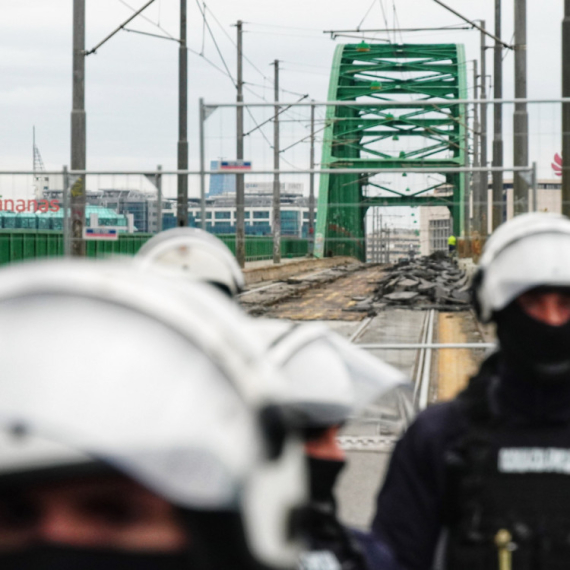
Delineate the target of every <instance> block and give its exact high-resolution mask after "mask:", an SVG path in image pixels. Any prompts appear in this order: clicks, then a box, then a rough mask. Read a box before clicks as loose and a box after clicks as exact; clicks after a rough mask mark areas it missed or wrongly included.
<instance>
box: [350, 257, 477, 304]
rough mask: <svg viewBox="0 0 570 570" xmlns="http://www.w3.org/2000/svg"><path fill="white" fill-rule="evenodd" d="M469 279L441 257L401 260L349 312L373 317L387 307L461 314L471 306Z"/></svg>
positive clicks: (451, 262) (448, 260)
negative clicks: (365, 313) (366, 313)
mask: <svg viewBox="0 0 570 570" xmlns="http://www.w3.org/2000/svg"><path fill="white" fill-rule="evenodd" d="M469 286H470V282H469V276H468V275H467V274H466V273H465V272H464V271H462V270H460V269H458V267H457V265H456V264H455V263H454V262H453V261H451V260H450V259H447V258H445V257H442V256H438V255H434V256H430V257H420V258H417V259H413V260H409V259H404V260H401V261H400V262H398V263H396V264H394V265H393V266H392V267H391V268H388V269H387V270H386V274H385V275H384V276H383V277H382V279H380V281H378V282H377V285H376V289H375V291H374V294H373V295H372V296H371V297H367V298H360V297H359V298H354V300H355V301H357V303H356V305H354V306H352V307H351V308H350V309H349V310H352V311H359V312H368V313H371V314H373V313H376V312H377V311H379V310H381V309H383V308H385V307H387V306H401V307H406V308H411V309H419V310H427V309H438V310H445V311H462V310H467V309H469V308H470V306H471V301H470V294H469Z"/></svg>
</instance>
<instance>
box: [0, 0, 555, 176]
mask: <svg viewBox="0 0 570 570" xmlns="http://www.w3.org/2000/svg"><path fill="white" fill-rule="evenodd" d="M126 2H127V3H128V4H129V5H130V6H132V7H133V8H139V7H141V6H142V5H143V4H144V3H145V1H144V0H126ZM448 3H449V4H450V5H451V6H453V7H454V8H455V9H457V10H459V11H461V12H462V13H463V14H465V15H466V16H468V17H469V18H473V19H481V18H483V19H486V21H487V27H488V28H491V29H492V28H493V25H494V24H493V7H494V2H493V0H478V1H476V2H475V1H473V0H470V1H466V0H448ZM86 4H87V41H86V47H87V49H90V48H91V47H93V46H94V45H95V44H96V43H98V42H99V41H100V40H101V39H103V38H104V37H105V36H106V35H107V34H108V33H109V32H111V31H112V30H113V29H114V28H115V27H116V26H117V25H119V24H121V23H122V22H123V21H124V20H125V19H126V18H127V17H128V16H129V15H131V14H132V13H133V12H132V10H130V9H129V8H128V7H127V6H126V5H125V3H124V2H123V1H122V0H86ZM179 4H180V3H179V1H178V0H156V1H155V3H154V4H153V5H151V6H150V7H149V8H148V9H147V10H146V11H145V12H144V15H145V16H146V17H147V18H148V19H150V20H151V21H153V22H155V23H158V24H159V25H160V26H161V27H162V28H163V29H164V30H165V31H166V32H167V33H168V34H170V35H172V36H174V37H176V36H178V34H179V24H178V18H179ZM527 4H528V74H529V83H528V94H529V97H531V98H538V97H550V98H555V97H559V96H560V59H561V57H560V54H561V20H562V15H563V3H562V2H561V1H560V0H541V1H540V2H538V1H536V0H534V1H532V0H527ZM72 5H73V2H72V0H2V2H1V5H0V125H1V129H2V136H1V137H0V170H10V169H31V168H32V126H33V125H35V126H36V139H37V144H38V147H39V149H40V151H41V154H42V157H43V160H44V163H45V165H46V168H60V167H61V166H62V165H63V164H68V163H69V131H70V126H69V124H70V118H69V117H70V111H71V55H72V51H71V47H72ZM207 7H208V11H207V13H208V21H209V24H210V26H211V28H212V31H213V33H214V35H215V38H216V41H217V42H218V45H219V48H220V50H221V52H222V54H223V56H224V58H225V61H226V64H227V65H228V66H229V68H230V71H231V73H232V74H233V73H234V70H235V63H236V54H235V48H234V46H233V44H232V43H231V41H230V39H229V38H228V37H226V35H225V33H227V34H229V36H230V38H232V39H233V38H235V27H233V26H232V24H234V23H235V22H236V21H237V20H238V19H241V20H243V21H244V22H245V24H244V29H245V31H246V33H245V35H244V51H245V54H246V55H247V57H248V58H249V59H250V60H251V61H252V62H253V64H254V65H255V68H254V67H253V66H252V65H250V64H249V63H246V66H245V80H246V82H248V83H249V84H250V85H249V86H248V87H249V89H250V90H251V91H246V100H250V101H255V100H260V99H259V97H265V98H266V99H267V100H270V101H271V100H273V93H272V85H271V81H272V77H273V72H272V68H271V66H270V63H271V62H272V61H273V60H274V59H279V60H281V61H282V62H283V63H282V64H281V65H282V73H281V86H282V87H283V88H284V89H286V90H288V91H291V92H293V93H302V94H308V95H309V96H310V97H311V98H314V99H315V100H324V99H326V94H327V89H328V75H329V70H330V65H331V60H332V55H333V51H334V48H335V45H336V43H335V42H334V41H331V40H330V39H329V37H328V36H326V35H325V34H323V33H322V31H323V30H329V29H339V28H351V27H356V26H357V25H359V24H361V27H362V28H375V27H382V26H383V25H384V15H383V13H382V8H384V13H385V15H386V19H387V21H388V23H389V25H390V26H392V25H393V24H394V21H396V23H397V24H398V25H399V26H400V27H403V28H406V27H418V26H439V25H452V24H458V23H460V21H459V20H458V19H457V18H456V17H455V16H453V15H452V14H451V13H448V12H447V11H446V10H445V9H443V8H442V7H440V6H438V5H437V4H436V3H435V2H433V1H432V0H376V2H375V3H372V0H351V1H350V2H348V1H347V0H287V1H282V0H281V1H277V0H208V1H207ZM369 8H371V9H370V11H369V13H368V16H367V17H366V19H365V20H364V22H362V19H363V18H364V16H365V14H366V12H367V11H368V10H369ZM213 16H215V17H216V18H217V19H218V21H219V23H220V24H221V25H218V23H217V22H216V20H215V19H214V17H213ZM129 27H130V28H132V29H137V30H142V31H146V32H151V33H159V34H162V33H164V32H163V31H161V30H160V29H159V28H158V27H156V26H154V25H152V24H151V23H150V22H148V21H146V20H144V19H142V18H140V17H138V18H137V19H136V20H134V21H133V22H132V23H131V24H130V26H129ZM512 34H513V0H504V1H503V37H504V39H505V40H507V41H510V40H511V37H512ZM379 37H385V35H384V36H382V35H379ZM188 38H189V40H188V44H189V47H190V48H191V49H192V50H194V51H195V52H203V53H204V55H205V56H206V57H207V58H208V59H210V60H211V61H212V62H213V63H215V65H216V66H218V67H219V68H223V67H224V64H223V63H222V60H221V59H220V57H219V55H218V53H217V51H216V47H215V45H214V43H213V41H212V40H211V38H210V37H209V35H208V34H207V32H206V37H205V38H204V26H203V20H202V17H201V15H200V12H199V10H198V7H197V4H196V2H195V1H194V0H188ZM397 40H398V41H402V40H403V41H404V42H406V43H414V42H418V43H420V42H421V43H426V42H442V43H443V42H445V43H451V42H457V43H463V44H465V47H466V55H467V59H468V60H472V59H473V58H476V57H477V58H478V57H479V34H478V33H477V32H475V31H462V32H437V33H434V32H431V33H430V32H426V33H414V34H411V33H409V34H406V33H405V34H403V35H400V34H398V36H397ZM341 41H343V42H351V41H356V40H347V39H339V40H337V43H338V42H341ZM188 57H189V59H188V61H189V65H188V68H189V83H190V85H189V118H190V121H189V123H190V124H189V139H190V161H191V167H197V140H198V137H197V120H196V119H197V114H198V99H199V98H200V97H203V98H204V99H205V100H206V101H210V102H212V101H217V102H220V101H228V102H230V101H233V100H234V99H235V90H234V88H233V85H232V82H231V81H230V79H229V78H228V77H227V76H226V75H225V74H224V73H222V72H220V71H219V70H218V69H215V68H214V67H213V66H212V65H210V64H209V63H208V62H207V61H205V60H204V59H203V58H202V57H200V56H199V55H195V54H194V53H192V52H191V53H189V56H188ZM487 62H488V70H489V71H488V72H489V73H490V72H491V71H492V52H491V51H489V53H488V59H487ZM513 63H514V62H513V55H512V53H510V52H508V53H506V55H505V60H504V69H505V87H504V97H505V98H510V97H512V96H513V82H512V77H513V73H512V71H513ZM177 69H178V44H177V43H175V42H173V41H166V40H161V39H155V38H152V37H148V36H142V35H138V34H135V33H128V32H124V31H122V32H120V33H119V34H117V35H116V36H115V37H114V38H113V39H111V40H110V41H109V42H108V43H107V44H106V45H104V46H103V47H102V48H100V50H99V51H98V53H97V54H95V55H91V56H89V57H88V58H87V62H86V108H87V133H88V134H87V152H88V161H87V162H88V168H90V169H129V170H131V169H149V168H154V167H155V166H156V165H157V164H162V166H163V167H164V168H167V169H168V168H175V166H176V142H177V128H178V127H177V97H178V94H177V81H178V71H177ZM469 70H471V67H469ZM470 75H471V71H469V81H470V82H471V77H470ZM258 86H259V87H258ZM252 91H253V92H255V95H254V93H252ZM280 96H281V99H282V100H287V101H292V100H295V99H297V95H294V94H292V93H285V92H283V93H281V95H280ZM256 113H257V115H256V117H257V120H261V119H262V117H263V111H256ZM307 113H308V112H307V111H299V112H298V113H297V117H307ZM506 113H507V115H509V114H510V110H508V111H506ZM233 117H234V115H233V111H230V110H218V111H216V112H215V113H214V115H213V116H212V117H211V118H210V119H208V122H207V129H208V131H207V134H208V159H210V158H217V157H219V156H224V157H226V158H233V157H234V156H233V152H234V146H235V145H234V142H233V128H234V126H233V125H234V118H233ZM507 118H508V117H507ZM248 120H249V119H248ZM489 125H490V126H491V122H490V123H489ZM246 128H247V125H246ZM509 128H510V126H509V124H508V121H507V124H506V130H507V131H508V129H509ZM533 130H534V133H533ZM264 131H265V133H266V135H267V137H268V138H271V136H272V130H271V125H268V126H267V127H266V128H265V129H264ZM305 134H306V125H305V126H303V125H302V124H295V125H293V124H291V125H289V126H288V125H284V135H283V136H284V140H283V141H282V146H284V145H285V144H286V143H287V142H290V141H293V140H296V139H298V138H301V137H302V136H304V135H305ZM533 135H534V138H533V142H531V159H532V160H538V161H539V162H540V169H541V170H540V175H541V176H543V177H545V176H546V177H550V178H552V175H551V172H550V170H549V169H550V164H549V162H550V157H551V156H552V154H553V153H554V152H555V151H556V150H559V146H560V145H559V137H560V135H559V128H558V119H557V111H556V110H555V109H553V108H552V106H550V107H548V108H547V107H543V108H541V110H540V111H538V112H533V116H532V117H531V137H533ZM505 137H506V138H507V139H508V138H510V133H508V132H507V133H505ZM252 140H253V139H252ZM256 140H258V142H257V143H253V142H252V143H251V145H250V147H248V146H247V145H246V152H250V153H251V154H252V155H253V156H250V158H252V159H253V160H257V164H258V165H260V164H263V163H265V164H267V163H268V162H270V160H271V150H270V148H269V146H268V145H267V143H266V142H265V141H263V140H262V139H261V138H259V135H258V139H256ZM262 146H264V147H265V149H264V150H261V149H262ZM509 148H510V147H509V143H508V141H507V152H509ZM307 153H308V148H307V145H298V146H297V147H295V149H294V150H292V151H291V153H290V154H287V155H286V157H288V160H289V161H290V162H291V163H293V164H295V165H300V166H304V165H305V164H306V160H307V157H308V154H307ZM509 161H510V158H509V157H508V156H507V157H506V162H507V163H508V162H509Z"/></svg>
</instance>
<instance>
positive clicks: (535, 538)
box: [373, 354, 570, 570]
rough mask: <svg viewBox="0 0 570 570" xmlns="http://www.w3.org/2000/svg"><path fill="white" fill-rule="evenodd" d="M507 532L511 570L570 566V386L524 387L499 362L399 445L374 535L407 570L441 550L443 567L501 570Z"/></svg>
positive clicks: (431, 412)
mask: <svg viewBox="0 0 570 570" xmlns="http://www.w3.org/2000/svg"><path fill="white" fill-rule="evenodd" d="M501 529H506V530H508V531H509V532H510V534H511V535H512V543H513V545H512V546H513V551H512V568H513V570H527V569H528V570H558V569H562V568H569V567H570V382H568V383H563V384H555V385H539V384H537V383H533V382H529V381H525V380H521V379H520V378H518V377H516V375H514V374H512V373H511V372H510V371H509V370H508V369H506V367H505V366H504V365H503V364H502V359H501V357H500V355H498V354H495V355H493V356H491V357H490V358H489V359H488V360H487V361H486V362H485V363H484V365H483V366H482V368H481V370H480V372H479V373H478V374H477V376H475V377H474V378H473V379H472V380H471V382H470V384H469V387H468V388H467V389H466V390H465V391H464V392H462V393H461V394H460V395H459V396H458V397H457V398H456V399H455V400H453V401H452V402H447V403H444V404H438V405H435V406H432V407H430V408H428V409H427V410H425V411H424V412H422V413H421V414H420V415H419V416H418V418H417V420H416V421H415V422H414V424H413V425H412V426H411V427H410V429H409V430H408V432H407V433H406V434H405V435H404V437H403V438H402V440H401V441H400V442H399V443H398V445H397V446H396V449H395V451H394V454H393V457H392V460H391V463H390V467H389V470H388V474H387V477H386V481H385V484H384V486H383V488H382V490H381V492H380V494H379V496H378V511H377V515H376V518H375V520H374V523H373V531H374V534H375V535H376V537H377V539H379V540H380V541H382V542H383V543H384V544H386V545H387V546H389V547H390V548H391V549H392V550H393V552H394V554H395V556H396V558H397V559H398V561H399V563H400V565H401V567H402V568H405V569H407V570H420V569H421V570H427V569H430V568H432V567H433V565H434V559H435V558H436V547H437V546H438V545H439V548H437V550H438V552H439V553H443V556H442V557H441V558H442V559H443V560H444V562H443V567H446V568H451V569H460V570H471V569H473V570H479V569H481V570H494V569H496V568H498V551H497V547H496V546H495V543H494V540H495V536H496V534H497V532H498V531H499V530H501ZM442 537H445V540H444V541H442Z"/></svg>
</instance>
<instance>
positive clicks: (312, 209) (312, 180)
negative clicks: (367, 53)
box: [309, 0, 570, 255]
mask: <svg viewBox="0 0 570 570" xmlns="http://www.w3.org/2000/svg"><path fill="white" fill-rule="evenodd" d="M569 1H570V0H569ZM309 167H310V169H311V170H314V169H315V106H314V105H311V151H310V157H309ZM314 217H315V175H314V173H312V172H311V174H310V175H309V255H313V254H314V251H315V222H314Z"/></svg>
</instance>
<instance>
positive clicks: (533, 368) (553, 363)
mask: <svg viewBox="0 0 570 570" xmlns="http://www.w3.org/2000/svg"><path fill="white" fill-rule="evenodd" d="M495 321H496V323H497V336H498V337H499V342H500V345H501V351H502V353H503V356H504V359H505V364H506V365H507V366H508V367H509V368H510V369H511V370H512V371H513V372H515V373H516V374H517V375H518V376H520V377H521V379H524V380H529V381H534V382H539V383H542V384H559V383H562V382H569V383H570V321H569V322H567V323H566V324H564V325H562V326H558V327H556V326H551V325H547V324H546V323H543V322H541V321H538V320H537V319H534V318H532V317H530V316H529V315H527V314H526V313H525V312H524V310H523V309H522V308H521V307H520V305H519V304H518V303H517V302H516V301H515V302H513V303H511V304H510V305H508V306H507V307H506V308H505V309H503V310H502V311H500V312H499V313H497V315H496V318H495Z"/></svg>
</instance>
